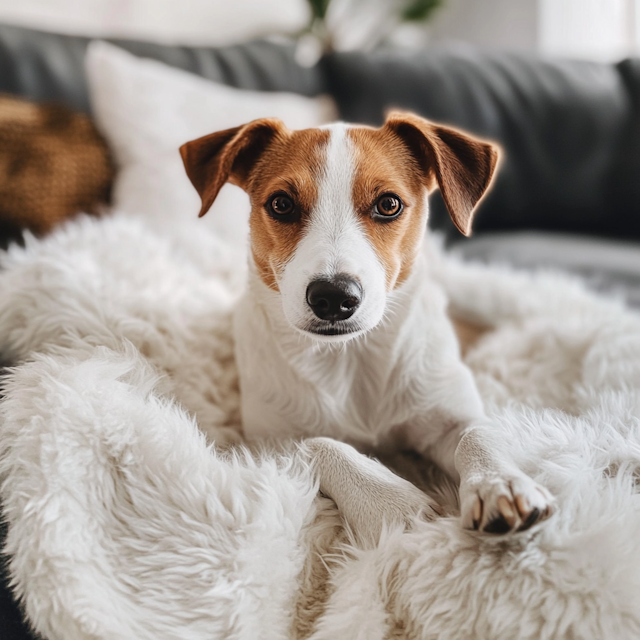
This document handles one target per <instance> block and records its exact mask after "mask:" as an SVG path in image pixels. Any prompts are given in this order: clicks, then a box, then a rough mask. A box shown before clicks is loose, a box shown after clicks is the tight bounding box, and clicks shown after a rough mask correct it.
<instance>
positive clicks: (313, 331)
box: [180, 113, 554, 544]
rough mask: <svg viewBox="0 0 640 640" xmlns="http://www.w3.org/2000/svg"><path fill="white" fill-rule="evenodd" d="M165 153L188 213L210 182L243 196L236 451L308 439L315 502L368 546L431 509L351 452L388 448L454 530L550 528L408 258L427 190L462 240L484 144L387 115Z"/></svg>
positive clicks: (239, 133) (215, 136) (532, 485)
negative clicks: (414, 464)
mask: <svg viewBox="0 0 640 640" xmlns="http://www.w3.org/2000/svg"><path fill="white" fill-rule="evenodd" d="M180 152H181V154H182V158H183V161H184V165H185V168H186V171H187V174H188V176H189V179H190V180H191V182H192V183H193V185H194V187H195V188H196V190H197V191H198V193H199V194H200V197H201V199H202V209H201V211H200V215H201V216H203V215H204V214H205V213H206V212H207V211H208V210H209V208H210V207H211V205H212V203H213V201H214V200H215V198H216V196H217V195H218V192H219V191H220V189H221V187H222V186H223V185H224V184H225V183H226V182H231V183H232V184H235V185H238V186H239V187H241V188H242V189H244V190H245V191H246V192H247V193H248V194H249V196H250V199H251V217H250V229H251V231H250V234H251V252H250V269H249V284H248V288H247V291H246V293H245V295H244V296H243V298H242V300H241V301H240V303H239V305H238V308H237V310H236V313H235V320H234V330H235V337H236V354H237V362H238V367H239V374H240V388H241V398H242V400H241V402H242V405H241V408H242V421H243V429H244V433H245V436H246V437H247V438H248V439H256V438H260V437H277V438H308V439H307V440H305V443H304V445H302V448H303V450H305V451H306V452H307V454H308V455H310V456H311V461H312V464H313V466H314V469H315V470H316V472H317V475H318V477H319V482H320V490H321V491H322V492H323V493H324V494H325V495H328V496H329V497H331V498H332V499H333V500H334V501H335V503H336V505H337V507H338V510H339V511H340V513H341V515H342V517H343V518H344V520H345V521H346V523H347V524H348V525H349V527H350V528H351V529H352V531H353V532H354V533H355V534H356V535H357V536H358V537H359V538H360V539H361V540H363V541H366V542H368V543H369V544H375V542H376V540H377V538H378V537H379V535H380V532H381V531H382V529H383V527H384V526H385V524H384V523H386V524H387V525H393V524H396V523H403V522H404V523H410V522H411V521H412V519H413V518H414V517H415V516H416V515H421V516H422V517H426V518H432V517H434V516H435V515H436V514H437V513H438V512H439V509H438V505H437V504H436V503H435V502H434V500H433V499H431V498H429V497H428V496H427V495H426V494H424V493H423V492H422V491H420V490H419V489H418V488H417V487H415V486H414V485H413V484H411V483H410V482H407V481H405V480H403V479H401V478H399V477H398V476H396V475H395V474H394V473H392V472H391V471H389V470H388V469H386V468H385V467H384V466H383V465H381V464H379V463H378V462H377V461H374V460H372V459H371V458H369V457H367V456H365V455H363V454H361V453H359V452H358V450H357V449H360V450H375V449H376V448H377V447H383V446H384V447H387V448H388V446H389V444H390V443H398V442H401V443H402V445H403V448H407V447H408V448H410V449H413V450H415V451H416V452H418V453H419V454H421V455H424V456H427V457H429V458H431V459H432V460H433V461H434V462H435V463H436V464H438V465H439V466H440V467H441V468H442V469H443V470H444V471H445V472H446V473H447V474H448V475H450V476H451V477H452V478H453V479H456V480H459V482H460V490H459V491H460V508H461V514H462V526H463V527H465V528H467V529H475V530H478V531H481V532H485V533H496V534H500V533H508V532H512V531H523V530H526V529H529V528H530V527H532V526H533V525H534V524H536V523H538V522H540V521H542V520H544V519H546V518H547V517H549V515H550V514H551V513H552V510H553V502H554V501H553V498H552V496H551V494H550V493H549V492H548V491H547V490H546V489H545V488H544V487H542V486H540V485H539V484H537V483H536V482H534V481H533V480H532V479H531V478H529V477H528V476H527V475H525V474H524V473H523V472H522V471H520V469H518V468H517V467H516V466H515V464H514V463H513V462H512V461H511V460H510V459H509V457H508V455H506V454H505V453H504V452H503V451H502V449H501V442H500V439H499V437H497V436H496V434H494V433H493V432H492V428H491V421H490V420H489V419H488V418H487V417H486V415H485V413H484V409H483V405H482V401H481V399H480V395H479V393H478V390H477V388H476V385H475V382H474V379H473V376H472V374H471V372H470V371H469V369H468V368H467V367H466V366H465V365H464V364H463V362H462V360H461V356H460V348H459V345H458V342H457V339H456V335H455V332H454V328H453V326H452V323H451V321H450V320H449V318H448V316H447V313H446V306H447V302H446V299H445V296H444V294H443V292H442V291H441V289H440V288H439V287H438V286H437V285H436V283H435V282H433V281H432V280H431V279H430V277H429V265H428V260H427V259H426V255H425V252H423V251H421V246H422V242H423V236H424V232H425V229H426V223H427V215H428V203H427V195H428V192H430V191H432V190H433V189H436V188H439V189H440V191H441V193H442V196H443V198H444V202H445V204H446V206H447V208H448V210H449V213H450V215H451V218H452V219H453V222H454V223H455V225H456V227H457V228H458V229H459V230H460V231H461V232H462V233H463V234H465V235H469V234H470V230H471V221H472V218H473V212H474V209H475V207H476V205H477V204H478V202H479V201H480V199H481V198H482V196H483V195H484V193H485V192H486V190H487V188H488V187H489V184H490V183H491V179H492V176H493V173H494V169H495V167H496V164H497V160H498V151H497V149H496V147H495V146H493V145H491V144H489V143H487V142H484V141H481V140H477V139H475V138H472V137H470V136H468V135H466V134H464V133H462V132H460V131H457V130H455V129H451V128H448V127H444V126H440V125H437V124H434V123H431V122H428V121H426V120H424V119H422V118H420V117H418V116H415V115H412V114H408V113H393V114H391V115H390V116H389V117H388V119H387V121H386V123H385V124H384V126H382V127H381V128H379V129H374V128H370V127H366V126H352V125H347V124H343V123H337V124H332V125H329V126H325V127H321V128H318V129H307V130H302V131H291V130H289V129H287V128H286V127H285V126H284V124H283V123H282V122H281V121H280V120H277V119H273V118H266V119H261V120H255V121H253V122H250V123H248V124H245V125H243V126H240V127H235V128H233V129H227V130H225V131H219V132H217V133H212V134H211V135H208V136H204V137H202V138H199V139H197V140H193V141H191V142H188V143H186V144H185V145H183V146H182V147H181V149H180ZM351 445H353V446H351ZM354 447H356V448H354Z"/></svg>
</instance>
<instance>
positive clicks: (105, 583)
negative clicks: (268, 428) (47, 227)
mask: <svg viewBox="0 0 640 640" xmlns="http://www.w3.org/2000/svg"><path fill="white" fill-rule="evenodd" d="M433 259H434V260H438V261H439V264H440V270H439V271H440V275H441V278H442V282H443V284H444V286H445V288H446V289H447V291H448V293H449V296H450V299H451V302H452V306H453V308H454V310H455V312H456V313H457V314H458V315H461V316H463V317H468V318H470V319H474V320H477V321H480V322H482V323H484V324H487V325H490V326H492V327H494V330H493V331H492V332H490V333H488V334H487V335H486V336H485V337H484V338H483V339H482V340H481V341H480V342H479V343H478V344H477V345H476V346H475V347H474V348H473V349H472V350H471V351H470V352H469V353H468V355H467V360H468V363H469V365H470V366H471V367H472V369H473V371H474V372H475V375H476V377H477V380H478V384H479V387H480V389H481V392H482V394H483V396H484V398H485V401H486V403H487V407H488V411H489V413H490V415H492V417H493V420H494V423H495V428H496V430H498V431H499V432H500V433H501V434H502V437H503V438H504V440H505V441H506V442H507V443H508V444H509V446H510V448H511V452H512V455H513V456H514V458H515V459H516V460H517V461H519V463H520V464H521V465H522V467H523V468H524V470H526V471H527V472H528V473H530V474H531V475H532V476H533V477H534V478H535V479H536V480H538V481H539V482H541V483H543V484H544V485H545V486H546V487H548V488H549V489H550V490H551V491H552V493H553V494H554V495H555V496H556V497H557V500H558V506H559V509H558V513H557V514H556V515H554V516H553V517H552V519H551V520H550V521H549V522H547V523H545V524H544V525H543V526H542V527H540V528H538V529H537V530H536V531H534V532H529V533H525V534H517V535H513V536H510V537H507V538H501V537H487V536H481V535H477V534H474V533H470V532H466V531H463V530H461V528H460V526H459V522H458V519H457V517H456V515H455V504H452V505H451V506H450V509H451V511H452V515H450V516H448V517H444V518H442V519H439V520H438V521H436V522H431V523H426V522H420V523H417V524H416V526H415V527H414V528H413V530H411V531H410V532H407V533H402V532H401V531H388V532H386V533H385V535H384V536H383V539H382V540H381V542H380V544H379V546H378V547H377V548H376V549H374V550H362V549H358V548H357V547H355V546H354V545H353V544H351V543H350V541H349V538H348V535H347V534H346V533H345V532H344V531H343V529H342V526H341V521H340V518H339V516H338V514H337V513H336V511H335V508H334V506H333V503H332V502H331V501H329V500H327V499H325V498H321V497H318V496H317V485H316V483H315V481H314V479H313V477H312V475H311V473H310V470H309V469H308V468H305V467H304V466H302V465H301V464H300V463H297V462H296V461H295V457H294V456H292V455H291V453H290V450H288V449H287V448H286V447H280V446H279V448H278V450H277V451H276V449H275V448H274V449H273V450H268V449H265V450H264V451H262V452H255V451H254V452H251V451H248V450H247V449H244V448H242V447H241V446H240V445H238V443H239V442H240V431H239V425H238V422H239V414H238V387H237V379H236V372H235V368H234V361H233V344H232V336H231V333H230V325H229V313H230V309H231V308H232V305H233V302H234V300H235V298H236V295H237V292H238V291H239V290H241V288H242V282H243V278H244V274H243V269H242V268H241V266H240V265H241V264H242V260H239V259H238V257H237V255H234V254H233V253H232V252H230V251H227V250H225V248H224V247H223V246H221V245H220V244H219V242H218V241H216V239H215V236H214V234H213V233H211V232H210V231H208V230H207V228H206V227H202V226H196V223H194V225H193V226H192V227H188V228H187V227H184V226H182V227H180V228H176V229H174V230H173V231H172V232H171V233H168V232H164V233H156V232H154V231H153V230H152V229H151V228H150V227H149V226H148V225H147V224H146V223H143V222H140V221H135V220H131V219H125V218H122V217H119V216H113V217H111V218H105V219H101V220H93V219H83V220H79V221H76V222H73V223H70V224H68V225H67V226H66V227H65V228H63V229H61V230H60V231H58V232H56V233H55V234H54V235H52V236H50V237H49V238H47V239H46V240H42V241H37V240H35V239H29V240H28V242H27V246H26V248H25V249H20V248H14V249H12V251H11V252H10V253H9V255H7V256H6V257H4V258H3V264H2V268H3V271H2V272H0V352H1V353H2V355H3V357H4V359H5V361H9V362H12V363H17V364H16V366H14V367H13V368H12V369H11V370H10V371H9V373H8V375H7V377H6V379H5V381H4V394H5V398H4V400H3V401H2V403H1V404H0V411H1V413H0V445H1V457H0V473H1V474H2V479H3V484H2V500H3V502H4V508H5V516H6V518H7V520H8V523H9V537H8V543H7V551H8V552H9V553H10V554H11V564H10V569H11V574H12V578H13V584H14V587H15V590H16V592H17V594H18V595H19V596H20V598H21V599H22V601H23V602H24V605H25V608H26V612H27V615H28V616H29V619H30V620H31V622H32V623H33V625H34V627H35V628H36V629H37V630H38V631H40V632H41V633H43V634H44V635H45V636H46V637H48V638H51V639H58V638H59V639H64V640H75V639H80V638H82V639H89V638H91V639H105V640H106V639H133V638H136V639H138V640H145V639H149V640H151V639H153V640H159V639H160V638H162V639H176V640H177V639H179V640H191V639H193V640H196V639H198V640H199V639H205V638H206V639H209V640H211V639H218V638H219V639H238V640H240V639H242V640H245V639H246V640H254V639H257V638H259V639H267V640H271V639H288V638H311V639H313V640H321V639H322V640H324V639H326V640H335V639H336V638H345V639H362V640H365V639H366V640H383V639H387V638H396V639H397V638H407V639H418V638H420V639H425V640H426V639H436V638H437V639H438V640H448V639H451V640H453V639H455V640H461V639H465V640H466V639H474V640H482V639H489V638H490V639H505V640H514V639H536V640H538V639H550V638H566V639H571V640H578V639H598V640H625V639H631V638H636V639H637V638H640V535H639V532H640V495H639V493H638V487H637V479H638V469H639V467H640V317H639V316H637V315H635V314H634V313H632V312H630V311H628V310H627V309H625V308H624V306H623V305H622V304H619V303H617V302H615V301H611V300H605V299H601V298H598V297H596V296H595V295H593V294H591V293H589V292H587V291H586V290H585V289H584V288H583V287H582V285H581V284H580V283H578V282H577V281H573V280H570V279H568V278H567V277H563V276H560V275H554V274H534V275H531V274H525V273H514V272H510V271H509V270H507V269H498V268H490V267H484V266H478V265H476V266H473V265H465V264H462V263H459V262H457V261H456V260H454V259H452V258H448V257H438V255H437V254H434V258H433ZM288 451H289V453H288ZM400 464H402V463H400ZM407 464H408V463H407ZM407 469H408V467H407ZM407 472H408V471H407Z"/></svg>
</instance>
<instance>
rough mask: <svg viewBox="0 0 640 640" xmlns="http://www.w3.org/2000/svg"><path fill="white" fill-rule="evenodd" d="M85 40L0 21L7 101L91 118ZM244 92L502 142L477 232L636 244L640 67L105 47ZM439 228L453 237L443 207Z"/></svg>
mask: <svg viewBox="0 0 640 640" xmlns="http://www.w3.org/2000/svg"><path fill="white" fill-rule="evenodd" d="M88 42H89V39H88V38H82V37H75V36H63V35H56V34H49V33H42V32H38V31H34V30H30V29H23V28H19V27H10V26H2V25H0V92H8V93H13V94H18V95H21V96H24V97H27V98H30V99H33V100H37V101H42V100H57V101H61V102H64V103H65V104H68V105H70V106H72V107H74V108H76V109H79V110H82V111H89V100H88V94H87V86H86V81H85V78H84V71H83V58H84V53H85V50H86V47H87V44H88ZM111 42H114V43H115V44H117V45H118V46H121V47H123V48H124V49H127V50H128V51H130V52H132V53H134V54H136V55H139V56H144V57H149V58H153V59H156V60H160V61H162V62H165V63H167V64H170V65H172V66H175V67H179V68H181V69H185V70H187V71H191V72H193V73H196V74H198V75H201V76H203V77H206V78H209V79H211V80H214V81H218V82H222V83H225V84H229V85H232V86H235V87H239V88H244V89H258V90H264V91H293V92H297V93H301V94H303V95H317V94H319V93H323V92H325V93H329V94H331V95H332V96H333V98H334V99H335V100H336V102H337V105H338V108H339V112H340V115H341V117H342V119H344V120H346V121H351V122H361V123H367V124H372V125H376V124H380V123H381V122H382V121H383V119H384V114H385V112H386V111H387V110H389V109H391V108H394V107H395V108H400V109H407V110H411V111H415V112H416V113H419V114H421V115H423V116H425V117H427V118H430V119H433V120H437V121H441V122H445V123H449V124H451V125H454V126H457V127H460V128H463V129H466V130H469V131H471V132H473V133H476V134H477V135H481V136H484V137H486V138H490V139H492V140H495V141H497V142H499V143H500V144H501V145H502V147H503V149H504V160H503V162H502V166H501V170H500V173H499V176H498V179H497V181H496V184H495V186H494V188H493V190H492V191H491V193H490V194H489V196H488V197H487V198H486V199H485V200H484V202H483V203H482V205H481V209H480V212H479V214H478V217H477V218H476V223H475V225H474V228H475V229H476V231H485V230H492V231H496V230H512V229H528V228H530V229H543V230H556V231H569V232H574V233H590V234H598V235H609V236H619V237H627V238H629V237H635V238H638V239H640V60H633V59H630V60H626V61H623V62H621V63H619V64H617V65H614V64H603V63H595V62H584V61H566V60H564V61H563V60H545V59H543V58H539V57H535V56H525V55H519V54H508V53H504V54H487V53H481V52H479V51H477V50H475V49H470V48H469V49H465V48H457V49H447V48H430V49H427V50H424V51H422V52H418V53H415V52H414V53H410V54H409V53H405V52H398V51H380V52H376V53H360V52H356V53H334V54H330V55H327V56H325V57H324V58H323V59H322V60H321V62H320V64H319V65H317V66H316V67H314V68H311V69H308V68H303V67H300V66H299V65H298V64H296V62H295V59H294V48H293V46H291V45H286V44H276V43H273V42H264V41H260V42H250V43H247V44H243V45H237V46H231V47H223V48H217V49H215V48H204V47H177V46H166V45H159V44H153V43H144V42H133V41H127V40H111ZM431 219H432V226H435V227H440V228H443V229H447V230H448V231H449V232H450V233H452V234H455V233H456V232H455V231H454V230H453V226H452V225H451V224H450V222H449V218H448V216H447V214H446V211H445V209H444V205H443V203H442V201H441V199H440V198H439V197H438V196H437V195H435V196H434V197H433V198H432V218H431Z"/></svg>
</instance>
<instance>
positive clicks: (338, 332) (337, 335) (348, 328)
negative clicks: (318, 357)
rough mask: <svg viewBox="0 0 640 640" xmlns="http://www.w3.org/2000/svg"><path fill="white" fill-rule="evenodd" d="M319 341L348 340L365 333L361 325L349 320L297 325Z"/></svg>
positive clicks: (307, 334)
mask: <svg viewBox="0 0 640 640" xmlns="http://www.w3.org/2000/svg"><path fill="white" fill-rule="evenodd" d="M295 328H296V329H297V330H298V331H300V332H301V333H303V334H305V335H306V336H309V337H311V338H313V339H314V340H317V341H318V342H348V341H349V340H353V339H354V338H357V337H358V336H361V335H362V334H363V333H365V331H366V329H363V328H362V327H361V326H360V325H357V324H354V323H349V322H325V321H321V322H312V323H307V324H305V325H304V326H298V327H295Z"/></svg>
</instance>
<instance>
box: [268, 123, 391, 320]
mask: <svg viewBox="0 0 640 640" xmlns="http://www.w3.org/2000/svg"><path fill="white" fill-rule="evenodd" d="M323 129H325V130H328V131H329V132H330V136H329V142H328V144H327V146H326V150H325V157H324V162H323V173H322V175H321V178H320V181H319V184H318V191H317V193H318V195H317V201H316V205H315V207H314V208H313V210H312V211H311V212H310V216H309V221H308V223H307V228H306V230H305V233H304V236H303V237H302V239H301V240H300V242H299V243H298V247H297V248H296V250H295V252H294V254H293V257H292V259H291V260H290V262H289V263H288V264H287V266H286V267H285V269H284V270H283V272H282V278H281V280H280V282H279V288H280V291H281V293H282V296H283V301H282V302H283V307H284V311H285V315H286V316H287V318H288V319H289V322H291V323H292V324H295V325H301V324H306V323H308V321H309V319H311V318H312V317H313V314H312V312H311V310H310V309H309V307H308V305H307V303H306V289H307V287H308V285H309V283H310V282H311V281H312V280H314V279H316V278H325V279H327V278H333V277H334V276H336V275H337V274H344V275H347V276H350V277H352V278H354V279H356V280H358V281H359V282H360V285H361V286H362V290H363V301H362V304H361V306H360V308H359V309H358V311H357V312H356V314H355V315H354V320H355V319H356V318H357V320H358V324H362V326H363V327H366V328H369V326H368V325H371V326H373V325H374V324H377V322H378V321H379V320H380V318H381V317H382V314H383V313H384V306H385V298H386V284H385V277H386V276H385V270H384V267H383V266H382V263H381V261H380V260H379V259H378V256H377V254H376V252H375V250H374V248H373V246H372V244H371V242H370V241H369V239H368V237H367V234H366V231H365V228H364V226H363V225H362V224H361V222H360V220H359V214H358V212H357V211H356V210H355V206H354V202H353V184H354V179H355V176H356V167H355V154H354V152H353V142H352V140H351V138H350V136H349V135H348V133H347V132H348V130H349V126H348V125H346V124H343V123H338V124H333V125H328V126H326V127H323Z"/></svg>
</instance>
